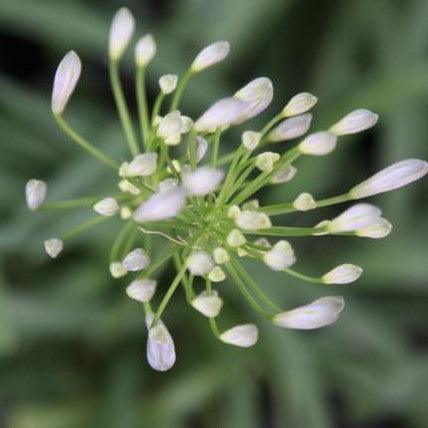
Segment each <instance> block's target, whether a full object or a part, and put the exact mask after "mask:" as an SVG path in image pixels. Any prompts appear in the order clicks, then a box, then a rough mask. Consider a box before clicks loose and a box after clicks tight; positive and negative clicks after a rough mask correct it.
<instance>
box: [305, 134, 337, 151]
mask: <svg viewBox="0 0 428 428" xmlns="http://www.w3.org/2000/svg"><path fill="white" fill-rule="evenodd" d="M336 141H337V137H336V135H335V134H333V133H332V132H328V131H320V132H316V133H315V134H311V135H309V136H308V137H306V138H305V139H304V140H303V141H302V142H301V143H300V144H299V145H298V146H297V147H298V149H299V151H300V153H303V154H305V155H314V156H324V155H327V154H329V153H331V152H332V151H333V150H334V149H335V147H336Z"/></svg>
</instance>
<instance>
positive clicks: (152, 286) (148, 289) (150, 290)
mask: <svg viewBox="0 0 428 428" xmlns="http://www.w3.org/2000/svg"><path fill="white" fill-rule="evenodd" d="M156 286H157V282H156V281H154V280H153V279H147V278H143V279H136V280H134V281H132V282H131V284H129V285H128V287H126V294H127V295H128V296H129V297H130V298H131V299H134V300H137V301H138V302H149V301H150V300H151V299H152V297H153V296H154V294H155V291H156Z"/></svg>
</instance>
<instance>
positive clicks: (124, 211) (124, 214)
mask: <svg viewBox="0 0 428 428" xmlns="http://www.w3.org/2000/svg"><path fill="white" fill-rule="evenodd" d="M119 215H120V218H121V219H123V220H129V219H130V218H131V217H132V210H131V208H129V207H127V206H124V207H121V208H120V213H119Z"/></svg>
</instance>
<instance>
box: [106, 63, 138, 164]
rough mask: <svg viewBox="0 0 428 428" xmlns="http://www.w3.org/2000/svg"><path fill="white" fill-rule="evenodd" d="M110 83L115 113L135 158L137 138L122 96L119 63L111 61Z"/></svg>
mask: <svg viewBox="0 0 428 428" xmlns="http://www.w3.org/2000/svg"><path fill="white" fill-rule="evenodd" d="M109 65H110V66H109V70H110V81H111V86H112V90H113V96H114V99H115V102H116V107H117V111H118V113H119V117H120V121H121V122H122V127H123V130H124V132H125V135H126V139H127V141H128V145H129V149H130V151H131V153H132V154H133V155H134V156H136V155H138V153H139V152H140V149H139V147H138V142H137V138H136V136H135V131H134V127H133V125H132V122H131V117H130V114H129V110H128V106H127V104H126V100H125V96H124V95H123V89H122V85H121V83H120V77H119V62H118V61H114V60H111V61H110V64H109Z"/></svg>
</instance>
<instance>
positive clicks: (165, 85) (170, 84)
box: [159, 74, 178, 95]
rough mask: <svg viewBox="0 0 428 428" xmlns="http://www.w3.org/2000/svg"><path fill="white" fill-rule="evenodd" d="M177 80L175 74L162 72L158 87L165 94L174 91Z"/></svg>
mask: <svg viewBox="0 0 428 428" xmlns="http://www.w3.org/2000/svg"><path fill="white" fill-rule="evenodd" d="M177 82H178V76H177V75H176V74H164V75H163V76H161V77H160V78H159V87H160V89H161V91H162V92H163V93H164V94H165V95H168V94H170V93H171V92H174V91H175V88H176V87H177Z"/></svg>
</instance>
